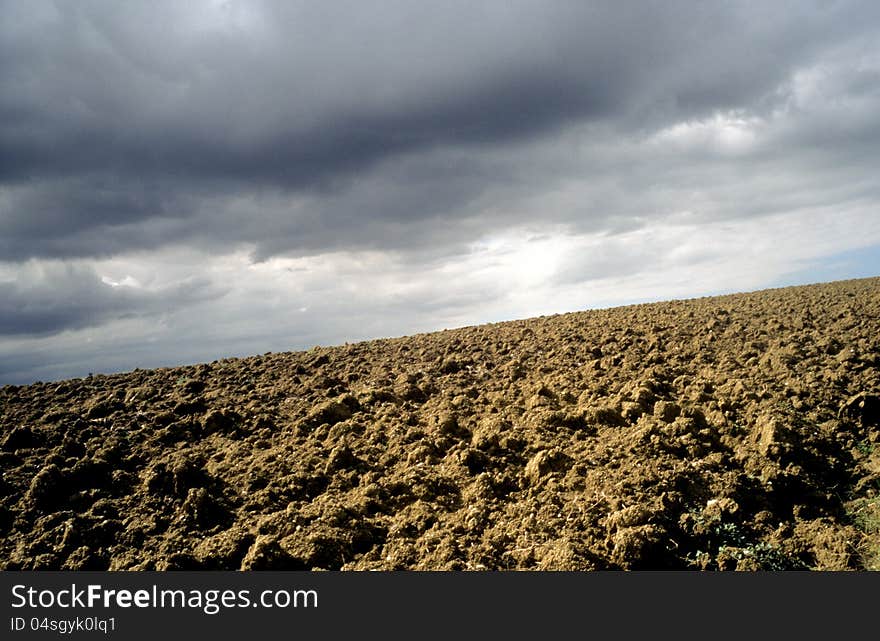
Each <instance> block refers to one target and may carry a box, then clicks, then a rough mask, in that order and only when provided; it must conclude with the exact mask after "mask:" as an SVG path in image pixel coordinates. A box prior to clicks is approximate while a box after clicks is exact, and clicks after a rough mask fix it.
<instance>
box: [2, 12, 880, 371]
mask: <svg viewBox="0 0 880 641" xmlns="http://www.w3.org/2000/svg"><path fill="white" fill-rule="evenodd" d="M0 12H2V15H3V20H2V21H0V84H2V87H3V91H2V92H0V265H2V274H3V278H0V297H2V299H0V300H2V302H0V352H4V353H7V354H9V355H10V360H9V361H8V363H11V364H7V365H6V366H5V370H6V372H5V373H0V376H6V377H7V378H8V380H22V379H23V378H24V379H26V378H28V377H30V376H35V375H37V374H35V372H37V371H38V370H39V368H40V367H43V368H44V369H45V368H48V369H45V371H46V372H50V373H51V375H53V376H55V375H62V376H63V375H75V374H77V373H78V372H80V371H82V370H83V369H84V368H86V367H88V368H89V369H99V368H100V366H101V363H102V361H101V358H100V357H99V356H98V353H99V350H98V349H97V348H95V350H94V351H93V352H90V351H89V350H85V351H82V350H81V349H80V348H77V349H78V350H79V351H78V352H77V353H78V354H79V356H77V360H76V364H75V365H69V366H65V367H60V366H57V367H56V366H54V365H52V361H53V359H55V360H58V361H59V362H60V361H61V360H64V358H66V357H64V354H69V353H70V349H72V348H70V346H69V345H68V344H67V343H64V342H63V341H62V339H61V338H58V337H59V336H60V335H61V334H63V333H64V332H69V333H73V334H76V333H77V332H83V331H87V330H88V329H89V328H96V327H103V328H105V329H106V330H107V332H106V333H107V334H108V335H109V334H113V336H114V338H113V340H114V341H117V343H118V344H119V345H121V346H123V347H119V349H120V350H121V351H122V352H125V349H126V348H125V347H124V345H129V346H133V345H135V344H137V343H138V341H145V340H147V339H146V338H145V337H146V336H147V335H148V334H149V335H150V336H151V337H152V338H151V340H154V341H156V345H157V346H158V347H157V348H156V349H157V350H158V351H157V353H158V354H163V353H165V354H167V358H168V359H169V360H174V359H177V358H181V357H184V356H181V354H182V352H181V350H180V344H179V343H180V341H181V340H183V339H182V337H183V336H185V335H186V336H189V335H190V334H191V335H192V339H191V341H189V343H188V344H192V349H190V350H188V351H186V353H187V354H189V355H190V357H192V358H209V357H210V355H211V354H215V355H216V356H218V357H219V356H221V355H224V354H225V353H228V349H227V350H226V351H223V350H224V349H225V348H226V347H227V346H230V345H233V344H240V345H241V349H242V350H246V349H255V350H257V349H262V348H267V349H279V348H285V347H287V348H294V347H301V346H305V345H308V342H309V341H314V342H334V341H335V342H341V341H344V340H349V339H354V338H356V337H357V338H361V337H368V336H379V335H387V334H388V333H389V332H393V331H398V332H401V333H407V332H409V331H416V330H426V329H431V328H440V327H442V326H444V324H451V323H456V322H459V323H475V322H482V321H486V320H495V319H498V318H504V317H507V318H512V317H517V316H522V315H526V314H529V313H533V312H540V313H544V312H545V311H553V310H554V309H557V310H562V309H563V308H572V306H577V305H579V306H590V305H594V304H597V303H598V302H602V303H605V304H613V303H615V302H619V301H630V300H635V299H638V298H639V296H638V295H636V292H637V291H642V289H641V288H640V287H634V286H633V284H632V283H633V282H635V281H632V280H631V279H638V278H639V277H640V275H641V276H643V275H644V274H645V272H646V270H656V269H666V268H668V269H678V266H680V261H681V260H684V259H685V257H687V260H690V261H692V263H693V265H698V264H703V263H706V264H709V265H713V264H714V265H716V266H717V265H719V264H722V263H724V264H725V265H727V269H726V270H710V272H711V273H712V274H715V276H712V278H710V279H709V280H707V281H705V282H697V281H694V282H693V283H692V288H691V289H690V290H687V289H686V288H685V290H679V289H677V288H675V287H671V288H669V289H668V292H669V293H670V294H673V293H680V292H681V291H683V292H684V293H685V294H687V293H691V294H694V295H696V294H702V293H705V292H707V291H721V290H725V289H730V288H737V287H745V286H747V285H749V286H751V285H754V286H761V285H768V284H775V283H777V282H779V280H780V279H782V278H784V277H785V276H786V275H787V274H788V275H792V274H797V273H798V270H799V269H802V268H805V267H808V266H809V265H810V264H812V263H809V261H819V260H822V259H823V256H825V257H827V256H829V255H831V254H832V253H834V252H844V251H849V250H855V249H859V248H865V247H871V246H873V245H875V244H877V243H880V230H878V229H877V224H876V222H875V221H876V219H877V217H876V211H877V204H878V201H880V199H878V196H880V194H878V190H880V187H878V183H877V181H876V174H877V170H878V162H877V160H876V152H875V150H876V149H877V147H878V144H880V117H878V115H877V114H878V113H880V48H878V46H877V44H876V43H877V42H878V41H880V6H878V5H877V3H874V2H854V1H853V2H835V3H828V2H774V3H753V2H748V3H747V2H742V3H740V2H725V3H695V2H676V1H671V2H633V3H629V2H623V3H622V2H593V3H583V2H542V3H535V2H510V1H506V2H482V3H478V4H476V5H475V4H474V3H466V2H444V3H419V2H403V1H401V2H382V3H363V2H321V3H305V2H303V3H300V2H280V1H279V2H269V1H266V2H246V3H245V2H218V1H205V2H193V3H179V2H132V3H118V2H97V1H92V2H90V1H84V2H77V3H64V2H41V1H38V0H34V1H28V2H14V1H3V2H0ZM829 217H836V218H838V219H839V220H846V221H849V223H850V224H851V225H854V226H855V227H856V228H857V230H856V229H853V230H852V232H851V233H849V234H847V232H846V229H845V228H841V227H839V226H835V225H834V224H832V223H831V222H829V221H828V218H829ZM755 221H758V222H757V223H756V222H755ZM761 221H763V222H761ZM805 221H811V222H810V224H813V225H820V226H821V225H826V226H828V227H833V228H834V230H835V233H839V234H841V237H840V238H839V239H837V240H835V241H834V242H830V241H829V242H827V243H822V244H821V246H822V247H823V249H822V251H818V250H817V249H816V247H817V246H818V245H817V244H816V243H819V240H818V239H817V237H816V236H814V235H811V234H810V233H807V232H804V234H801V235H799V236H798V237H801V238H803V239H807V238H810V239H812V240H811V242H814V244H813V245H811V246H803V245H800V246H792V247H790V249H789V253H788V254H787V256H788V259H787V262H786V261H782V262H776V261H775V259H773V260H771V259H770V257H756V258H755V259H754V260H756V261H757V264H758V265H761V266H763V269H764V270H765V271H764V272H763V273H764V274H765V275H764V277H763V280H762V279H761V278H757V277H754V276H753V275H752V274H753V269H752V266H750V265H745V264H740V267H739V268H736V267H734V268H731V265H729V264H728V263H725V262H724V261H726V260H727V259H728V258H727V254H726V252H725V251H724V250H723V248H721V247H716V248H715V249H713V252H714V253H711V252H710V253H705V252H704V253H703V254H700V253H699V252H696V251H692V250H691V249H687V250H683V249H682V247H683V246H684V245H687V243H688V240H687V239H688V237H687V235H684V236H683V235H682V234H681V232H682V230H690V232H689V233H690V234H691V236H692V237H701V238H704V237H705V234H706V233H707V232H708V230H716V231H717V230H726V231H722V232H719V233H725V234H729V235H730V237H731V238H732V237H733V236H735V235H737V234H739V235H743V234H750V233H752V232H753V231H754V229H755V227H754V225H755V224H757V225H758V226H759V228H762V229H764V230H765V232H766V233H767V234H770V235H772V234H773V233H776V232H775V231H774V230H783V229H790V228H791V225H793V224H796V223H798V222H800V223H802V224H803V223H804V222H805ZM779 233H782V232H781V231H780V232H779ZM548 239H549V240H548ZM735 245H736V243H735V242H734V241H733V240H731V241H729V242H728V246H735ZM536 247H540V248H543V249H542V251H543V252H545V253H544V254H541V255H540V256H539V255H538V253H536V250H535V248H536ZM823 252H824V253H823ZM539 253H540V252H539ZM698 254H699V255H698ZM510 256H517V257H519V259H521V260H528V261H530V263H529V264H530V270H531V271H530V272H529V273H520V272H519V271H517V269H516V264H515V262H510V261H508V258H509V257H510ZM670 257H672V258H670ZM291 261H292V262H291ZM805 261H807V262H805ZM291 265H295V266H296V269H293V267H292V266H291ZM462 265H467V266H468V270H467V271H465V272H462V271H461V266H462ZM499 265H500V266H503V269H502V268H500V267H499ZM291 269H293V271H290V270H291ZM731 269H732V271H731ZM273 270H275V271H273ZM505 270H506V271H505ZM343 273H344V275H345V276H344V280H341V279H340V278H341V277H340V275H341V274H343ZM707 273H709V272H707ZM450 274H456V279H455V280H450V279H449V275H450ZM722 274H727V275H726V276H722ZM737 278H738V280H737ZM4 279H5V280H4ZM126 279H129V280H126ZM322 279H327V280H322ZM621 279H623V280H621ZM627 279H630V280H627ZM411 281H415V282H418V283H419V284H418V286H417V287H416V286H412V282H411ZM603 281H608V282H612V281H613V282H618V283H619V282H623V281H626V282H628V283H630V289H627V290H626V291H623V290H621V294H620V295H619V296H618V297H609V296H607V295H605V294H604V293H603V294H602V297H598V295H597V296H593V297H585V296H580V295H578V296H575V297H574V298H572V293H573V290H571V288H572V287H580V288H581V289H580V290H579V291H581V292H586V291H592V289H591V288H593V287H594V286H595V285H597V283H598V284H601V282H603ZM112 283H116V284H112ZM123 283H128V284H123ZM131 283H138V284H139V286H134V285H132V284H131ZM144 283H150V284H149V285H144ZM408 283H409V284H408ZM600 289H601V290H602V291H603V292H606V291H607V290H606V289H605V288H604V286H601V287H600ZM318 290H320V291H323V298H321V300H322V301H324V303H323V307H321V310H322V315H323V318H319V317H317V316H316V315H314V312H315V310H316V309H317V304H318V302H319V300H318V298H316V296H315V295H314V294H313V292H315V291H318ZM362 290H366V291H369V292H371V294H372V295H371V296H367V297H366V298H364V297H362V296H361V295H360V294H359V293H358V292H360V291H362ZM664 291H667V290H661V291H659V292H658V294H659V295H662V293H663V292H664ZM255 292H260V294H259V295H257V294H256V293H255ZM523 292H528V293H527V294H524V293H523ZM221 294H222V295H221ZM279 297H280V298H281V299H283V303H279V304H278V305H277V306H275V307H274V308H273V307H271V306H269V307H267V302H266V301H272V300H275V299H278V298H279ZM563 297H564V298H563ZM539 301H540V302H539ZM554 301H555V304H554ZM355 302H356V303H357V304H355ZM554 305H555V306H554ZM212 306H213V307H212ZM301 308H306V309H308V310H311V311H310V312H300V311H299V310H300V309H301ZM194 309H206V310H209V311H208V315H209V316H211V317H213V318H216V319H218V321H217V323H218V329H217V333H214V334H211V333H207V334H206V333H205V332H199V331H198V327H196V326H193V325H192V324H191V322H190V321H189V320H187V318H186V314H187V313H189V312H191V311H192V310H194ZM210 310H213V311H210ZM221 310H222V313H221ZM266 314H268V315H269V316H268V318H269V319H270V320H271V321H273V322H269V321H266V320H264V319H265V318H266ZM310 314H311V315H310ZM258 315H262V316H261V317H260V318H258ZM160 316H161V317H162V318H163V319H164V321H163V322H164V323H165V325H163V326H162V327H163V328H164V329H162V332H160V333H159V334H155V332H154V329H155V328H153V329H151V328H150V326H149V323H150V322H152V321H150V320H149V319H155V318H158V317H160ZM391 317H393V318H395V321H394V322H393V323H392V322H389V320H388V319H389V318H391ZM133 319H135V320H137V322H134V321H133ZM290 319H294V320H292V321H291V320H290ZM398 320H399V322H398ZM288 322H294V323H296V325H297V328H296V331H292V332H291V331H287V330H285V329H281V328H282V327H283V326H285V324H286V323H288ZM366 328H369V330H370V331H366ZM166 330H167V331H166ZM361 330H365V331H361ZM94 338H96V337H93V339H94ZM24 340H40V341H43V342H41V343H40V345H41V346H42V347H43V349H42V350H36V352H35V351H34V348H35V345H34V344H32V343H28V345H29V347H28V348H27V350H24V348H23V347H22V346H23V345H24V343H22V342H21V341H24ZM65 340H66V339H65ZM100 340H110V338H106V337H105V338H104V339H100ZM52 341H55V342H52ZM52 346H54V347H52ZM130 349H131V350H133V349H134V348H133V347H131V348H130ZM25 351H27V353H29V354H34V353H41V354H42V356H41V357H40V358H41V359H42V360H39V359H38V360H39V362H37V361H34V360H33V358H29V359H28V364H27V366H25V365H24V364H22V366H21V367H18V366H17V365H16V363H19V362H20V363H24V361H23V360H22V359H23V356H22V354H24V353H25ZM13 354H17V355H18V356H14V357H13V356H11V355H13ZM89 354H92V356H91V357H90V356H89ZM142 356H143V354H142V353H141V355H136V354H135V352H134V351H132V352H131V359H130V360H125V359H124V358H121V359H119V360H117V361H114V363H113V364H112V365H109V364H108V365H107V366H108V367H117V368H118V367H121V368H126V367H135V366H139V365H140V364H141V363H142V360H141V359H142ZM89 358H92V359H93V362H90V361H89ZM40 363H42V365H41V364H40ZM15 372H18V373H17V374H16V373H15Z"/></svg>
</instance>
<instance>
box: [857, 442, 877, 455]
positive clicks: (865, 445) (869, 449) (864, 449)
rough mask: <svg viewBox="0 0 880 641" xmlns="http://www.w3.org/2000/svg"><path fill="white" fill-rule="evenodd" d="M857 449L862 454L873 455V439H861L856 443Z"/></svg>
mask: <svg viewBox="0 0 880 641" xmlns="http://www.w3.org/2000/svg"><path fill="white" fill-rule="evenodd" d="M856 449H857V450H858V452H859V454H861V455H862V456H871V454H873V453H874V444H873V443H872V442H871V441H869V440H867V439H865V440H864V441H859V442H858V443H856Z"/></svg>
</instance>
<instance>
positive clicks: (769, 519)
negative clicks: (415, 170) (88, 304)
mask: <svg viewBox="0 0 880 641" xmlns="http://www.w3.org/2000/svg"><path fill="white" fill-rule="evenodd" d="M878 367H880V279H866V280H856V281H844V282H836V283H828V284H821V285H813V286H807V287H795V288H786V289H777V290H767V291H762V292H756V293H750V294H737V295H731V296H721V297H714V298H701V299H694V300H687V301H672V302H666V303H658V304H646V305H636V306H628V307H620V308H615V309H609V310H598V311H587V312H579V313H572V314H564V315H557V316H551V317H541V318H534V319H529V320H524V321H515V322H506V323H498V324H492V325H483V326H478V327H467V328H462V329H456V330H447V331H442V332H436V333H432V334H421V335H416V336H410V337H405V338H396V339H383V340H376V341H370V342H364V343H357V344H350V345H345V346H339V347H329V348H325V347H317V348H314V349H312V350H309V351H306V352H295V353H272V354H265V355H262V356H255V357H252V358H244V359H223V360H218V361H215V362H213V363H210V364H202V365H195V366H187V367H176V368H165V369H157V370H149V371H146V370H135V371H134V372H129V373H125V374H115V375H96V376H89V377H87V378H83V379H76V380H68V381H63V382H52V383H36V384H33V385H28V386H6V387H3V388H0V430H2V432H0V471H2V477H0V567H2V568H5V569H71V570H74V569H108V568H109V569H113V570H150V569H243V570H263V569H316V568H323V569H345V570H366V569H376V570H397V569H432V570H433V569H437V570H439V569H450V570H468V569H477V570H482V569H489V570H495V569H539V570H563V569H566V570H571V569H574V570H591V569H655V568H656V569H659V568H683V569H688V568H690V569H706V570H722V569H724V570H726V569H740V570H757V569H820V570H837V569H866V568H876V567H877V564H878V563H880V539H878V537H880V535H878V528H880V503H878V501H880V376H878Z"/></svg>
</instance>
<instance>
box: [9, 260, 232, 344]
mask: <svg viewBox="0 0 880 641" xmlns="http://www.w3.org/2000/svg"><path fill="white" fill-rule="evenodd" d="M222 293H223V290H222V289H221V288H219V287H218V286H217V285H215V284H212V283H210V282H208V281H206V280H204V279H201V278H194V279H191V280H188V281H185V282H182V283H178V284H175V285H173V286H166V287H163V288H160V289H157V290H145V289H143V288H141V287H135V286H131V285H128V284H120V283H111V282H106V281H105V280H103V279H102V278H101V277H100V276H99V275H98V274H97V273H96V272H95V271H94V270H93V269H92V268H90V267H85V266H74V265H70V264H57V263H56V264H41V265H36V264H28V265H25V266H24V267H22V268H20V269H17V270H16V273H15V279H14V280H12V281H6V282H3V281H0V338H8V337H25V336H50V335H52V334H57V333H59V332H63V331H65V330H77V329H83V328H86V327H95V326H99V325H102V324H105V323H107V322H109V321H112V320H119V319H124V318H136V317H145V316H155V315H157V314H161V313H163V312H168V311H171V310H176V309H178V308H181V307H185V306H187V305H192V304H194V303H196V302H200V301H204V300H208V299H211V298H216V297H218V296H220V295H222Z"/></svg>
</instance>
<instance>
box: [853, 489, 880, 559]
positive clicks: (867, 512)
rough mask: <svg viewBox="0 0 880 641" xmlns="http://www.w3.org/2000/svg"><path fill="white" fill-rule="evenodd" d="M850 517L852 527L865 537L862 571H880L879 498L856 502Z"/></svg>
mask: <svg viewBox="0 0 880 641" xmlns="http://www.w3.org/2000/svg"><path fill="white" fill-rule="evenodd" d="M850 515H851V516H852V522H853V525H855V526H856V527H857V528H858V529H859V530H861V531H862V532H863V533H864V535H865V539H864V542H863V545H862V565H863V567H864V569H866V570H877V571H880V497H874V498H870V499H860V500H858V501H856V502H855V503H854V504H853V507H852V509H851V510H850Z"/></svg>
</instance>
